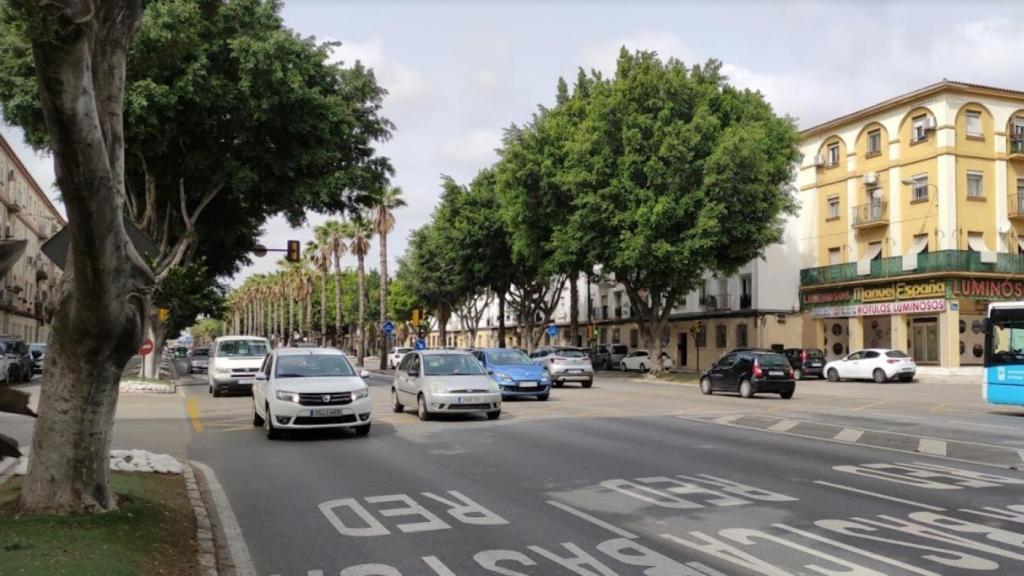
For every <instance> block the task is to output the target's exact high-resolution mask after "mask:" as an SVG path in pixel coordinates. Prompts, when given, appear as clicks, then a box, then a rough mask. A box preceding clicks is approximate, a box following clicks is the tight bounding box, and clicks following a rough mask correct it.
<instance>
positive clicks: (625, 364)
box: [619, 350, 653, 372]
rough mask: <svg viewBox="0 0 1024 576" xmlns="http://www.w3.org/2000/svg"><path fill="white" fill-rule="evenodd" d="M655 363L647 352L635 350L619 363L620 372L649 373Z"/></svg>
mask: <svg viewBox="0 0 1024 576" xmlns="http://www.w3.org/2000/svg"><path fill="white" fill-rule="evenodd" d="M652 364H653V362H652V361H651V353H650V352H648V351H647V350H633V351H632V352H630V353H629V354H627V355H626V357H625V358H623V359H622V361H621V362H619V370H622V371H623V372H647V371H648V370H650V368H651V365H652Z"/></svg>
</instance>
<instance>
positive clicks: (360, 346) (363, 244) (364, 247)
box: [345, 213, 373, 368]
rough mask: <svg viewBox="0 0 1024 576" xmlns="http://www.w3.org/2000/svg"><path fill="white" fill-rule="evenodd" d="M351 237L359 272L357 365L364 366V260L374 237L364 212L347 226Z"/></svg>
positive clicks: (351, 246) (351, 247)
mask: <svg viewBox="0 0 1024 576" xmlns="http://www.w3.org/2000/svg"><path fill="white" fill-rule="evenodd" d="M345 229H346V232H347V234H346V235H347V236H348V238H349V251H350V252H352V253H353V254H355V256H356V262H357V268H356V270H357V271H358V273H359V322H358V323H356V365H358V366H359V367H360V368H362V367H363V359H364V358H365V356H366V343H365V340H364V338H363V334H364V330H365V327H364V325H365V324H366V270H365V266H364V260H365V258H366V253H367V252H369V251H370V238H372V237H373V226H372V224H371V222H370V221H369V220H367V219H366V216H365V215H364V214H362V213H358V214H356V216H355V217H354V218H352V220H350V221H349V222H348V225H347V226H346V227H345Z"/></svg>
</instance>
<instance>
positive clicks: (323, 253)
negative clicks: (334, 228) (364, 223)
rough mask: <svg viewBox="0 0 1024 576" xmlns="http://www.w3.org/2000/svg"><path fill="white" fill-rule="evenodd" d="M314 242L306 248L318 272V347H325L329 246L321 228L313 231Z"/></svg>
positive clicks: (329, 266)
mask: <svg viewBox="0 0 1024 576" xmlns="http://www.w3.org/2000/svg"><path fill="white" fill-rule="evenodd" d="M313 233H314V236H315V238H316V240H315V241H314V242H313V243H311V245H308V246H307V247H306V249H307V250H309V251H310V255H309V256H310V258H311V259H312V260H313V262H314V264H315V265H316V268H317V270H318V271H319V272H320V345H322V346H326V345H327V275H328V274H329V273H330V269H331V246H330V245H329V244H328V243H327V242H326V240H327V238H326V235H325V234H324V231H323V228H322V227H321V226H318V227H317V228H316V229H314V231H313Z"/></svg>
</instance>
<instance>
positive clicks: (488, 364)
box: [472, 348, 551, 400]
mask: <svg viewBox="0 0 1024 576" xmlns="http://www.w3.org/2000/svg"><path fill="white" fill-rule="evenodd" d="M472 352H473V356H476V359H477V360H479V361H480V363H481V364H483V365H484V368H487V370H488V371H489V372H491V378H493V379H494V381H495V382H497V383H498V386H499V387H500V388H501V397H502V398H516V397H519V396H533V397H536V398H537V399H538V400H547V399H548V397H549V396H550V394H551V381H550V380H548V377H547V373H545V372H544V368H543V367H541V366H539V365H537V364H535V363H534V362H533V361H532V360H530V357H529V356H527V355H526V354H524V353H523V352H522V351H521V350H513V349H509V348H484V349H480V350H473V351H472Z"/></svg>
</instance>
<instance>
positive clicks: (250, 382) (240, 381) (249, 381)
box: [238, 378, 256, 384]
mask: <svg viewBox="0 0 1024 576" xmlns="http://www.w3.org/2000/svg"><path fill="white" fill-rule="evenodd" d="M255 382H256V380H254V379H253V378H243V379H241V380H239V381H238V383H239V384H253V383H255Z"/></svg>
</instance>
